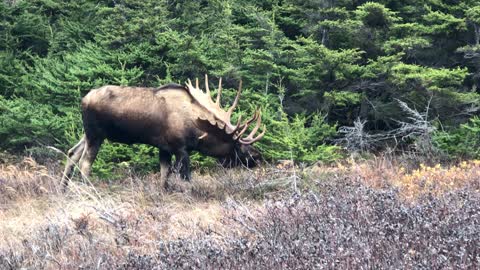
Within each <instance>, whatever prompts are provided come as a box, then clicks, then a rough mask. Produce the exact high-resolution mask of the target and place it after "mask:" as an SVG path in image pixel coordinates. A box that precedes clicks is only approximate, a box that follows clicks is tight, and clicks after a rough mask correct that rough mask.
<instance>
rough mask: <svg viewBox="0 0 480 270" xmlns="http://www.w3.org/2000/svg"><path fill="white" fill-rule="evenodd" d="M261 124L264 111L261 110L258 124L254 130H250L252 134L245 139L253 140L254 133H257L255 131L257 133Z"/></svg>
mask: <svg viewBox="0 0 480 270" xmlns="http://www.w3.org/2000/svg"><path fill="white" fill-rule="evenodd" d="M261 124H262V113H261V112H259V115H258V119H257V124H256V125H255V127H254V128H253V130H252V132H250V134H248V136H247V137H246V138H245V139H244V140H253V135H255V133H257V131H258V129H259V128H260V125H261Z"/></svg>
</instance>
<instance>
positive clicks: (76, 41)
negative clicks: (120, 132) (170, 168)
mask: <svg viewBox="0 0 480 270" xmlns="http://www.w3.org/2000/svg"><path fill="white" fill-rule="evenodd" d="M205 75H208V77H209V81H210V85H211V87H210V88H211V90H212V97H215V95H217V94H218V89H217V87H216V85H217V84H218V81H219V80H220V78H221V79H222V82H223V92H222V98H221V105H222V107H223V108H228V107H229V106H230V105H231V104H232V103H234V100H236V92H237V88H238V85H239V83H240V81H241V82H242V85H243V90H242V94H241V98H240V100H239V102H238V106H237V107H236V109H235V110H234V112H233V115H232V119H233V120H234V121H233V120H232V123H235V122H236V121H237V119H238V118H239V117H242V119H244V120H245V119H248V118H249V117H251V116H252V115H255V116H256V115H257V113H256V111H257V110H259V111H261V124H262V126H264V127H265V129H266V132H265V135H264V136H263V137H262V138H261V139H260V140H258V141H257V142H255V143H254V144H253V145H254V147H255V148H256V149H257V150H258V152H259V153H261V160H262V162H261V163H259V165H258V166H256V167H254V168H247V167H245V166H237V167H235V168H225V167H224V166H222V165H221V164H220V163H219V162H218V160H217V159H216V158H213V157H209V156H206V155H203V154H201V153H200V152H196V151H193V152H192V153H191V155H190V164H191V168H192V179H191V181H185V180H184V179H181V177H180V178H179V177H178V175H177V174H175V173H173V174H171V175H169V178H168V179H169V180H168V181H167V182H166V183H160V182H161V181H160V180H159V179H161V177H160V176H161V175H162V177H163V175H164V174H162V173H161V172H159V170H160V166H159V155H160V156H161V153H159V150H158V149H157V148H156V147H153V146H149V145H147V144H133V145H127V144H121V143H117V142H113V141H109V140H106V141H105V142H104V143H103V145H102V147H101V149H100V151H99V153H98V156H97V158H96V160H95V162H94V163H93V168H92V174H91V175H90V176H89V177H82V176H81V175H80V174H81V173H78V170H76V171H77V173H76V174H75V176H74V177H73V178H72V180H71V183H70V185H69V186H68V189H67V191H64V190H62V187H61V184H60V182H61V181H60V179H61V178H62V172H63V168H64V166H65V163H66V161H65V160H66V159H67V155H68V154H67V151H68V150H69V149H70V148H71V147H73V146H74V145H75V144H77V142H79V141H81V139H82V137H83V136H84V135H83V134H84V125H83V122H82V108H81V101H82V98H83V97H84V96H85V95H87V93H89V91H90V90H92V89H96V88H100V87H102V86H105V85H118V86H129V87H151V88H159V87H161V86H163V85H167V84H171V83H175V84H179V85H182V86H184V85H186V82H187V81H188V80H192V81H193V82H194V80H195V79H196V78H198V79H199V80H200V82H201V83H200V85H201V86H202V85H203V82H204V78H205ZM202 87H203V86H202ZM160 91H161V90H160ZM178 91H183V90H178ZM185 91H186V90H185ZM235 103H236V102H235ZM251 126H252V127H253V126H255V124H252V125H251ZM225 129H226V127H225ZM251 130H252V128H249V129H248V131H247V134H248V133H249V132H250V131H251ZM255 130H256V128H255ZM260 130H262V129H260ZM205 134H206V133H205ZM205 136H206V135H205ZM203 137H204V136H203V135H202V138H203ZM175 159H176V161H175V162H178V159H179V158H178V156H177V157H176V158H175ZM75 166H76V165H75ZM164 173H165V172H164ZM167 177H168V176H167ZM162 179H163V178H162ZM479 243H480V1H478V0H403V1H398V0H371V1H364V0H302V1H300V0H256V1H251V0H198V1H197V0H195V1H193V0H190V1H186V0H0V270H2V269H365V268H368V269H372V268H373V269H404V268H407V269H478V268H479V267H480V245H479Z"/></svg>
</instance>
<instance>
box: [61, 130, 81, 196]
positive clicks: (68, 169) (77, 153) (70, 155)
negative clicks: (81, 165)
mask: <svg viewBox="0 0 480 270" xmlns="http://www.w3.org/2000/svg"><path fill="white" fill-rule="evenodd" d="M84 148H85V137H83V138H82V139H80V141H79V142H78V143H77V144H76V145H75V146H74V147H72V148H71V149H70V150H68V152H67V163H66V164H65V170H64V171H63V175H62V180H61V182H60V183H61V185H62V186H63V191H65V190H66V188H67V186H68V181H70V178H72V174H73V171H74V166H75V164H76V163H78V161H79V160H80V157H81V156H82V153H83V150H84Z"/></svg>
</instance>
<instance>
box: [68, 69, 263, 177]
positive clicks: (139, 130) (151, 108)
mask: <svg viewBox="0 0 480 270" xmlns="http://www.w3.org/2000/svg"><path fill="white" fill-rule="evenodd" d="M205 87H206V93H205V92H203V91H202V90H201V89H200V88H199V87H198V80H197V81H196V86H193V85H192V84H191V82H190V81H189V82H188V83H187V86H186V87H184V86H181V85H178V84H168V85H165V86H162V87H160V88H141V87H123V86H112V85H108V86H103V87H101V88H98V89H94V90H92V91H90V92H89V93H88V94H87V95H86V96H85V97H84V98H83V99H82V117H83V126H84V130H85V135H84V136H83V138H82V139H81V140H80V142H79V143H77V145H75V146H74V147H73V148H72V149H70V150H69V151H68V160H67V164H66V166H65V171H64V174H63V177H62V184H63V185H64V187H67V185H68V181H69V179H70V178H71V176H72V173H73V169H74V165H75V163H77V162H79V161H80V165H79V166H80V171H81V173H82V175H83V176H85V177H86V176H88V175H89V174H90V169H91V165H92V163H93V162H94V160H95V158H96V156H97V153H98V150H99V149H100V146H101V144H102V143H103V141H104V140H105V139H109V140H111V141H115V142H120V143H126V144H133V143H143V144H149V145H152V146H155V147H158V149H159V152H160V154H159V160H160V172H161V178H162V179H161V180H162V181H166V180H167V177H168V175H169V174H170V172H171V160H172V156H173V155H175V159H176V162H175V166H174V168H175V169H176V170H177V171H178V172H179V173H180V176H181V177H182V178H183V179H186V180H190V177H191V176H190V159H189V152H190V151H193V150H196V151H199V152H200V153H202V154H205V155H209V156H213V157H217V158H220V159H222V160H223V161H227V162H229V163H230V164H239V163H243V164H245V165H247V166H253V165H255V164H256V161H257V160H258V159H259V158H260V153H259V152H258V151H257V150H256V149H255V148H253V147H252V146H251V144H252V143H254V142H255V141H258V140H259V139H260V138H261V137H262V136H263V135H264V134H265V130H263V132H262V133H261V134H259V135H258V136H256V137H254V135H255V134H256V133H257V131H258V129H259V127H260V123H261V115H260V111H258V110H257V111H256V112H255V114H254V116H253V117H252V118H251V119H249V120H248V121H246V122H245V123H243V124H241V119H238V121H237V123H236V125H233V124H232V123H231V122H230V118H231V115H232V112H233V109H234V108H235V106H236V105H237V103H238V100H239V97H240V92H241V82H240V87H239V90H238V92H237V97H236V98H235V101H234V103H233V105H232V107H230V108H229V110H228V111H224V110H223V109H221V108H220V105H219V104H220V96H221V90H222V89H221V81H220V83H219V90H218V95H217V99H216V102H214V101H212V99H211V97H210V90H209V88H208V78H207V77H206V76H205ZM254 121H256V125H255V127H254V128H253V130H252V131H251V132H250V134H249V135H248V136H246V137H242V135H243V134H244V133H245V132H246V130H247V128H248V127H249V125H250V124H251V123H252V122H254Z"/></svg>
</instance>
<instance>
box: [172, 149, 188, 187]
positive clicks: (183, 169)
mask: <svg viewBox="0 0 480 270" xmlns="http://www.w3.org/2000/svg"><path fill="white" fill-rule="evenodd" d="M175 159H176V160H175V169H176V170H177V171H178V172H179V173H180V177H181V178H182V179H183V180H186V181H190V180H191V178H192V177H191V172H190V157H189V156H188V152H187V151H185V150H180V151H178V152H177V153H176V154H175Z"/></svg>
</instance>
